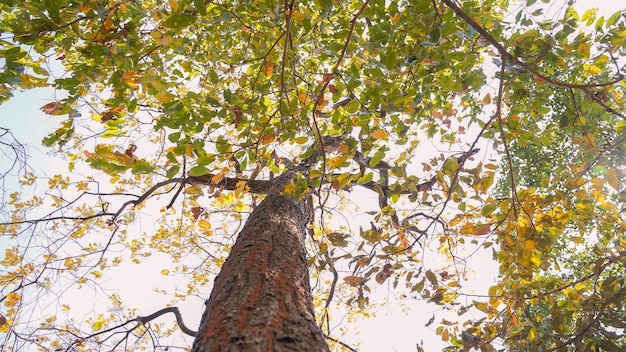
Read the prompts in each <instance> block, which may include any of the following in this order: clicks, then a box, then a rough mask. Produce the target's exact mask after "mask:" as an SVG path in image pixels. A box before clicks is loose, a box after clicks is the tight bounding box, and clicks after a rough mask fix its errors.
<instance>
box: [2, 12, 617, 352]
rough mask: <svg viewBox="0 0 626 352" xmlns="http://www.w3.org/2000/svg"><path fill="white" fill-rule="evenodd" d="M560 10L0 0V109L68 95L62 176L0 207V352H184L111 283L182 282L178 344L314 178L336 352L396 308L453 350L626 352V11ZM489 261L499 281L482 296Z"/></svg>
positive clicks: (328, 319)
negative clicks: (253, 237)
mask: <svg viewBox="0 0 626 352" xmlns="http://www.w3.org/2000/svg"><path fill="white" fill-rule="evenodd" d="M545 3H548V1H539V2H537V1H536V0H527V1H525V2H521V3H517V2H508V1H495V0H483V1H454V0H411V1H383V0H361V1H343V0H314V1H311V2H297V1H295V0H284V1H274V0H259V1H231V0H168V1H154V0H135V1H125V0H104V1H103V0H76V1H70V0H44V1H36V2H28V1H27V2H24V1H15V0H4V1H2V2H1V3H0V44H1V50H0V62H1V63H2V65H3V70H2V72H0V102H4V101H7V100H9V99H10V98H11V97H12V96H13V93H14V92H16V91H26V90H29V89H34V88H39V87H48V89H51V90H52V89H53V90H54V92H55V94H54V100H52V101H50V102H48V103H46V104H45V105H43V106H42V107H41V110H42V111H43V112H44V113H45V114H47V115H50V118H54V119H57V120H58V124H59V126H58V128H57V129H56V130H54V131H51V132H50V134H49V135H48V136H47V137H45V138H44V139H43V141H42V143H43V145H44V146H46V147H49V150H50V152H51V153H54V154H55V155H57V156H58V157H59V158H60V159H62V160H64V163H63V164H64V169H63V170H61V171H59V173H58V174H55V175H42V174H38V173H37V172H34V171H33V170H29V169H28V168H26V169H25V168H23V167H22V168H20V169H19V187H18V186H17V183H15V185H16V186H15V187H13V186H11V187H12V188H13V189H12V190H11V191H10V192H9V191H7V192H8V193H9V194H8V196H6V199H7V200H8V201H7V204H6V206H4V207H3V208H0V211H2V219H1V220H0V221H2V224H1V225H0V229H1V233H2V234H3V236H5V237H7V238H8V243H9V246H8V248H7V249H6V250H5V253H3V255H4V258H3V259H2V260H1V261H0V265H1V267H2V270H1V271H0V301H1V302H2V309H1V310H0V314H1V315H0V331H2V332H3V333H5V336H4V337H2V342H1V345H2V346H3V349H5V350H15V351H17V350H25V349H26V348H33V350H34V349H37V348H38V349H41V350H55V351H74V350H81V351H82V350H84V351H88V350H99V349H106V350H112V349H116V348H131V349H139V348H140V347H146V346H149V347H147V348H155V349H157V348H158V349H163V350H164V349H165V348H166V347H165V346H164V345H165V344H167V345H169V346H178V347H182V348H189V346H190V340H189V339H184V338H183V337H182V336H183V335H184V333H185V329H186V330H190V329H189V328H187V327H185V325H184V324H182V325H181V326H180V327H181V328H182V332H181V329H180V328H179V326H173V325H172V324H170V323H164V322H163V323H152V324H150V321H151V319H152V318H154V316H152V317H150V319H148V318H147V317H148V314H147V313H146V312H138V311H137V310H135V309H133V307H127V306H126V305H125V304H124V299H123V298H124V297H122V296H120V295H118V294H117V293H115V292H116V291H115V290H116V286H115V285H116V281H115V280H112V279H111V278H112V277H115V276H117V275H122V274H125V275H133V274H132V272H130V273H129V269H128V268H129V267H130V268H137V269H136V270H139V268H142V267H147V268H149V269H152V270H157V271H158V272H160V273H161V274H162V275H163V279H164V281H175V282H182V287H174V288H168V289H165V288H159V284H158V283H157V284H156V285H155V286H156V287H157V290H158V291H160V292H161V293H162V294H163V297H164V298H163V302H161V303H162V304H161V305H162V306H171V307H170V308H168V309H167V310H165V311H163V312H162V313H167V312H172V313H176V320H177V321H179V325H180V324H181V323H180V322H181V321H182V319H181V317H180V314H179V312H178V310H177V309H174V308H173V306H175V305H176V304H177V303H179V302H181V301H184V300H187V299H198V297H204V298H206V297H207V296H208V293H209V291H210V284H211V283H212V282H213V279H214V278H215V275H216V274H217V272H218V270H219V268H220V266H221V264H222V263H223V262H224V260H225V258H226V257H227V255H228V252H229V250H230V248H231V246H232V244H233V242H234V235H235V234H236V233H237V232H238V230H239V227H240V226H242V224H243V222H244V221H245V219H246V217H247V214H249V213H250V212H251V211H252V209H254V207H255V206H256V205H257V204H258V202H259V200H260V199H261V198H263V197H264V194H266V193H267V192H268V189H269V187H270V183H269V180H270V179H272V178H273V177H274V176H275V175H276V176H278V175H280V174H282V173H284V172H285V171H286V170H300V172H299V174H298V175H297V177H296V181H295V183H293V184H290V185H288V186H286V188H285V192H287V193H289V195H290V196H293V197H294V198H297V199H302V198H303V197H305V196H309V195H310V196H312V197H313V206H314V208H315V221H314V225H313V226H311V228H310V229H308V230H309V232H310V236H309V238H307V248H308V252H309V253H308V254H309V261H308V264H309V271H310V273H311V286H312V287H313V290H314V294H315V297H316V301H315V305H316V311H317V320H318V323H319V325H320V326H321V327H322V330H323V331H324V332H325V333H326V334H327V335H328V336H327V338H329V339H331V340H330V341H331V347H332V348H334V349H335V350H342V349H346V350H349V349H352V348H353V347H350V346H348V345H347V344H345V343H343V342H342V341H341V337H342V336H341V333H340V332H339V331H337V330H333V328H334V327H335V326H336V325H337V324H339V323H341V322H342V318H341V316H339V315H340V314H342V313H340V312H346V311H347V312H349V314H350V316H355V315H359V314H360V315H364V316H367V315H368V314H370V313H369V311H370V309H372V306H374V305H375V302H374V300H375V298H374V293H373V292H375V291H376V290H378V289H381V288H382V289H385V290H393V291H394V292H396V294H397V295H398V297H399V296H402V295H403V297H405V299H403V300H402V302H403V304H404V306H405V307H406V308H407V309H411V305H412V304H414V303H412V302H424V301H426V302H430V304H433V305H436V306H440V307H441V308H442V310H445V311H448V312H450V314H452V315H453V316H455V319H454V320H453V321H451V320H450V319H448V318H443V317H437V318H436V319H435V318H434V317H433V320H434V321H430V322H428V323H427V325H429V326H431V328H433V329H434V330H436V332H437V334H438V335H440V337H441V339H442V340H443V341H444V342H445V343H446V344H448V345H449V347H448V348H449V350H450V351H456V350H463V351H469V350H471V349H474V348H475V349H480V350H483V351H495V350H498V349H502V348H507V349H508V350H511V351H515V350H524V351H526V350H533V351H573V350H589V351H599V350H607V351H622V350H624V349H625V348H626V338H624V329H625V328H626V309H625V307H624V302H626V285H625V282H624V281H625V279H626V272H625V269H624V265H625V264H626V236H625V231H626V219H625V218H624V213H625V211H626V183H625V182H624V178H625V177H626V166H625V165H626V157H625V154H624V153H625V152H624V147H625V145H626V143H625V142H626V97H625V96H624V93H625V91H626V81H625V80H624V78H625V77H624V70H625V69H626V68H625V64H626V62H625V60H624V56H626V11H620V12H617V13H615V14H613V15H612V16H606V17H604V16H598V15H597V13H596V11H595V10H593V9H591V10H588V11H584V12H581V13H579V12H577V11H576V9H575V8H574V7H573V6H572V4H571V1H570V2H568V3H565V2H563V3H560V4H559V5H558V6H550V7H549V6H547V5H546V4H545ZM0 141H2V148H3V153H4V155H9V156H11V155H14V157H15V158H16V159H19V160H18V161H20V160H21V161H24V152H23V150H22V149H21V148H20V147H19V141H15V140H13V137H12V135H11V134H10V131H9V130H7V129H2V130H0ZM12 151H13V152H14V154H12V153H13V152H12ZM65 165H66V167H65ZM11 175H13V172H7V173H4V174H3V176H2V177H3V179H4V180H5V182H8V181H6V180H8V178H9V177H10V176H11ZM5 187H7V186H6V184H5ZM11 187H8V188H11ZM44 188H45V189H44ZM355 218H358V219H359V220H358V221H357V220H354V219H355ZM475 256H482V258H492V260H493V261H492V263H491V264H488V265H492V266H497V267H498V268H499V269H498V273H497V277H496V281H494V282H493V284H492V285H491V287H490V288H489V289H488V291H487V292H473V291H472V288H471V287H469V285H468V284H467V282H468V280H469V278H471V277H475V276H476V275H480V272H478V271H480V270H481V268H476V267H472V266H468V265H467V263H470V262H471V260H472V258H473V257H475ZM488 260H491V259H488ZM155 266H156V268H155ZM132 270H135V269H132ZM117 284H118V285H119V283H117ZM168 287H169V286H168ZM86 291H88V292H92V291H93V292H97V293H98V294H97V295H96V294H93V293H91V294H84V296H83V297H82V298H81V299H82V300H93V304H92V305H90V307H91V308H87V309H86V310H81V308H76V307H74V306H73V305H72V303H73V302H72V301H68V300H67V297H75V296H72V294H70V293H71V292H73V295H75V294H76V292H78V293H79V294H80V292H86ZM96 296H98V297H107V298H108V301H105V302H102V301H98V300H95V298H94V297H96ZM92 298H93V299H92ZM138 316H139V317H138ZM428 318H429V317H425V320H427V319H428ZM172 321H173V319H172ZM431 324H433V325H431ZM192 329H193V327H192ZM191 332H193V331H191ZM187 333H188V334H189V331H187ZM411 338H414V339H415V340H416V342H417V341H419V340H420V337H419V336H415V337H411ZM333 343H334V345H333Z"/></svg>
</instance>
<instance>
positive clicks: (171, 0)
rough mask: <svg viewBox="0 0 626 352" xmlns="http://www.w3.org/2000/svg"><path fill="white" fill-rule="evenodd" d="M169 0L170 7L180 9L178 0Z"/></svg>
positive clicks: (175, 10)
mask: <svg viewBox="0 0 626 352" xmlns="http://www.w3.org/2000/svg"><path fill="white" fill-rule="evenodd" d="M167 2H168V3H169V4H170V8H171V9H172V11H174V12H177V11H178V2H177V1H176V0H167Z"/></svg>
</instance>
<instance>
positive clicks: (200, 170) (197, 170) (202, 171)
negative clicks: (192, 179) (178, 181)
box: [189, 166, 211, 176]
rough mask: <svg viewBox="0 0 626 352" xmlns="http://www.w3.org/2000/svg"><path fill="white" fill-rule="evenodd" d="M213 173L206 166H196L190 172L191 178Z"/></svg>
mask: <svg viewBox="0 0 626 352" xmlns="http://www.w3.org/2000/svg"><path fill="white" fill-rule="evenodd" d="M210 172H211V171H210V170H209V169H207V168H206V167H204V166H194V167H192V168H191V169H190V170H189V176H203V175H206V174H209V173H210Z"/></svg>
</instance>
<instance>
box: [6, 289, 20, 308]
mask: <svg viewBox="0 0 626 352" xmlns="http://www.w3.org/2000/svg"><path fill="white" fill-rule="evenodd" d="M21 298H22V296H20V294H19V293H17V292H9V293H8V294H7V296H6V300H5V301H4V305H5V306H7V307H14V306H16V305H17V304H18V303H19V302H20V299H21Z"/></svg>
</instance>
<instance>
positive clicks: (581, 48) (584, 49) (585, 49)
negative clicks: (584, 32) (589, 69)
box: [577, 43, 591, 59]
mask: <svg viewBox="0 0 626 352" xmlns="http://www.w3.org/2000/svg"><path fill="white" fill-rule="evenodd" d="M577 51H578V54H580V55H582V57H583V58H585V59H589V55H590V54H591V52H590V49H589V45H587V44H585V43H580V44H578V50H577Z"/></svg>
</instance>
